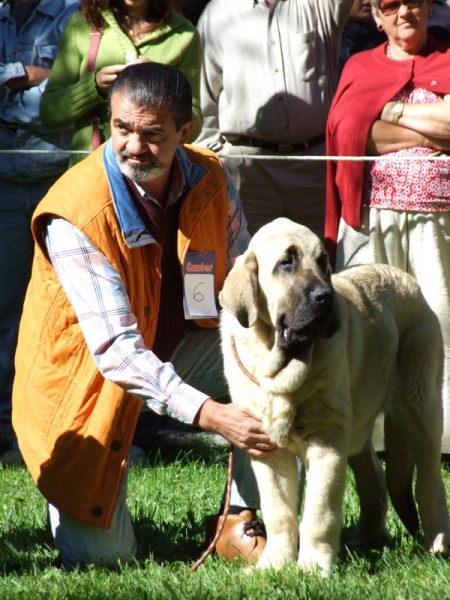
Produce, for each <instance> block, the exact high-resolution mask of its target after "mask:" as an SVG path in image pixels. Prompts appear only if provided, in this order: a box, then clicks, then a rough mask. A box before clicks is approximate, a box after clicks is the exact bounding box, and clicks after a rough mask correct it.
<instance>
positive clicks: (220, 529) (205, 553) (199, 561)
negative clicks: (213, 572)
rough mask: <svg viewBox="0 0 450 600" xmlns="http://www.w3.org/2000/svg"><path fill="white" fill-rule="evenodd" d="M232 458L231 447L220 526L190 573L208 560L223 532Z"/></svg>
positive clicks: (229, 490)
mask: <svg viewBox="0 0 450 600" xmlns="http://www.w3.org/2000/svg"><path fill="white" fill-rule="evenodd" d="M233 457H234V447H233V446H231V450H230V454H229V455H228V478H227V491H226V494H225V506H224V509H223V513H222V515H221V516H220V517H219V521H220V525H219V528H218V529H217V531H216V535H215V536H214V538H213V540H212V542H211V543H210V545H209V546H208V548H207V549H206V550H205V552H204V553H203V554H202V555H201V556H200V558H199V559H198V561H197V562H196V563H195V564H193V565H192V567H191V568H190V569H189V570H190V571H191V573H193V572H194V571H196V570H197V569H198V568H199V566H200V565H202V564H203V563H204V562H205V560H206V559H207V558H208V556H209V555H210V554H211V553H212V551H213V550H214V548H215V547H216V544H217V540H218V539H219V537H220V535H221V533H222V531H223V528H224V526H225V521H226V520H227V517H228V511H229V510H230V498H231V482H232V480H233Z"/></svg>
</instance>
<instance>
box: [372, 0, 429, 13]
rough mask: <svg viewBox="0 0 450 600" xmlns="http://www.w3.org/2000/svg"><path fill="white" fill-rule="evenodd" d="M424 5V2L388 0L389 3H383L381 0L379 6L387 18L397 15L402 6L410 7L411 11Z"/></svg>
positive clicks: (420, 0)
mask: <svg viewBox="0 0 450 600" xmlns="http://www.w3.org/2000/svg"><path fill="white" fill-rule="evenodd" d="M423 3H424V0H387V2H383V0H381V2H380V4H379V8H380V10H381V12H382V13H383V15H384V16H385V17H388V16H389V15H395V14H396V13H398V9H399V8H400V6H401V5H402V4H404V5H405V6H407V7H408V9H409V10H411V9H412V8H417V7H418V6H421V5H422V4H423Z"/></svg>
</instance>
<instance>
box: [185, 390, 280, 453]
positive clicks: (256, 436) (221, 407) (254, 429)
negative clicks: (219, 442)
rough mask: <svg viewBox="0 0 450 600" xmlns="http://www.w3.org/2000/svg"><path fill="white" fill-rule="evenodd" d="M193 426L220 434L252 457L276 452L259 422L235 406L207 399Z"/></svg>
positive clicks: (276, 448)
mask: <svg viewBox="0 0 450 600" xmlns="http://www.w3.org/2000/svg"><path fill="white" fill-rule="evenodd" d="M195 424H196V425H198V426H199V427H201V428H202V429H205V430H206V431H214V432H216V433H220V435H222V436H223V437H224V438H225V439H227V440H228V441H229V442H230V443H231V444H233V445H234V446H237V447H238V448H240V449H241V450H246V451H247V452H248V453H249V454H252V455H253V456H269V455H270V454H273V453H274V452H276V451H277V450H278V447H277V446H276V444H273V443H272V442H271V441H270V438H269V436H268V435H266V434H265V433H264V431H263V429H262V423H261V421H258V420H257V419H255V418H253V417H252V416H251V415H249V414H248V413H246V412H245V411H244V410H243V409H242V408H241V407H240V406H238V405H237V404H220V403H219V402H215V401H214V400H211V398H208V400H206V402H205V403H204V404H203V406H202V407H201V409H200V410H199V413H198V415H197V419H196V422H195Z"/></svg>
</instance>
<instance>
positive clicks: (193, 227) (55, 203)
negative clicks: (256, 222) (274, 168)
mask: <svg viewBox="0 0 450 600" xmlns="http://www.w3.org/2000/svg"><path fill="white" fill-rule="evenodd" d="M102 149H103V147H100V148H99V149H98V150H97V151H96V152H94V153H93V154H92V155H90V156H89V157H88V158H87V159H86V160H84V161H82V162H81V163H79V164H78V165H76V166H75V167H73V168H72V169H70V170H69V171H68V172H67V173H65V174H64V175H63V176H62V177H61V178H60V179H59V180H58V181H57V182H56V184H55V185H54V186H53V187H52V188H51V189H50V191H49V193H48V194H47V196H46V197H45V198H44V199H43V200H42V202H41V203H40V204H39V206H38V208H37V210H36V212H35V214H34V216H33V225H32V227H33V235H34V238H35V242H36V244H35V257H34V262H33V270H32V277H31V281H30V285H29V288H28V291H27V296H26V300H25V304H24V310H23V316H22V321H21V325H20V331H19V341H18V347H17V354H16V378H15V383H14V390H13V425H14V428H15V430H16V432H17V437H18V439H19V446H20V449H21V451H22V454H23V457H24V459H25V462H26V464H27V466H28V468H29V470H30V472H31V475H32V477H33V479H34V481H35V482H36V484H37V486H38V488H39V490H40V491H41V493H42V494H43V495H44V496H45V498H46V499H47V500H48V501H49V502H51V503H52V504H54V505H55V506H56V507H57V508H58V509H59V510H61V511H62V512H63V513H65V514H67V515H69V516H71V517H73V518H75V519H78V520H79V521H81V522H83V523H86V524H88V525H93V526H96V527H101V528H109V527H110V526H111V520H112V516H113V513H114V509H115V506H116V503H117V498H118V494H119V490H120V486H121V483H122V477H123V474H124V470H125V467H126V463H127V459H128V453H129V450H130V446H131V442H132V438H133V433H134V429H135V426H136V421H137V418H138V415H139V411H140V408H141V401H140V400H139V399H137V398H135V397H133V396H131V395H129V394H127V393H126V392H125V391H124V390H123V389H122V388H120V387H119V386H117V385H116V384H114V383H112V382H110V381H107V380H106V379H104V378H103V377H102V375H101V374H100V372H99V371H98V369H97V366H96V364H95V362H94V359H93V357H92V355H91V354H90V352H89V350H88V348H87V345H86V342H85V340H84V336H83V334H82V331H81V328H80V325H79V323H78V319H77V317H76V314H75V312H74V310H73V308H72V305H71V304H70V302H69V300H68V299H67V297H66V295H65V293H64V291H63V289H62V287H61V284H60V282H59V279H58V277H57V275H56V273H55V271H54V269H53V267H52V265H51V263H50V261H49V260H48V256H47V253H46V249H45V245H44V242H43V231H44V229H45V225H46V217H47V216H48V215H50V214H53V215H58V216H60V217H62V218H64V219H66V220H68V221H70V222H72V223H73V224H74V225H75V226H76V227H78V228H79V229H80V230H81V231H83V232H84V233H85V234H86V235H87V236H88V237H89V238H90V239H91V241H92V242H93V243H94V244H95V246H96V247H97V248H98V249H99V250H100V251H101V252H103V254H104V255H105V256H106V257H107V258H108V260H109V261H110V262H111V264H112V265H113V266H114V267H115V268H116V269H117V270H118V272H119V273H120V275H121V277H122V279H123V281H124V282H125V285H126V289H127V292H128V295H129V298H130V302H131V307H132V310H133V313H134V314H135V316H136V317H137V320H138V323H139V329H140V331H141V333H142V335H143V337H144V341H145V344H146V346H147V347H148V348H152V343H153V339H154V335H155V330H156V324H157V318H158V310H159V293H160V285H161V280H160V272H159V263H160V257H161V248H160V247H159V245H158V244H156V243H150V244H147V245H144V246H140V247H136V248H130V247H129V246H128V245H127V244H126V243H125V241H124V239H123V235H122V231H121V229H120V227H119V223H118V220H117V217H116V212H115V209H114V205H113V201H112V197H111V190H110V188H109V184H108V181H107V177H106V173H105V169H104V166H103V162H102ZM184 150H185V151H186V153H187V155H188V157H189V159H190V160H191V162H194V163H199V164H202V165H204V166H206V167H207V168H208V173H207V174H206V176H204V177H203V179H201V180H200V181H199V182H198V183H197V185H196V186H195V187H194V188H193V189H192V190H191V191H190V193H189V194H188V196H187V197H186V199H185V201H184V203H183V206H182V209H181V213H180V218H179V230H178V256H179V261H180V268H181V269H182V265H183V262H184V257H185V255H186V252H188V251H198V252H203V251H205V250H210V251H214V252H216V289H215V291H216V294H218V293H219V291H220V290H221V288H222V286H223V282H224V280H225V276H226V257H227V239H226V230H227V222H228V211H229V199H228V193H227V187H226V181H225V176H224V174H223V169H222V165H221V162H220V160H219V159H218V158H217V157H216V156H215V155H214V154H213V153H212V152H209V151H206V150H201V149H199V148H196V149H194V148H192V147H189V146H185V147H184ZM199 325H201V326H203V327H216V326H217V322H216V321H213V320H202V321H199Z"/></svg>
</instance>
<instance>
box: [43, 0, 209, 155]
mask: <svg viewBox="0 0 450 600" xmlns="http://www.w3.org/2000/svg"><path fill="white" fill-rule="evenodd" d="M94 29H97V30H100V31H101V32H102V35H101V40H100V45H99V47H98V53H97V55H96V60H95V67H94V69H93V70H92V71H91V72H89V73H88V56H89V52H90V40H91V32H92V31H93V30H94ZM148 60H151V61H154V62H160V63H164V64H168V65H172V66H174V67H176V68H177V69H179V70H180V71H181V72H183V73H184V74H185V75H186V77H187V78H188V81H189V83H190V84H191V87H192V90H193V97H194V100H193V111H194V117H195V127H194V129H193V132H192V134H191V138H190V139H191V140H192V139H195V138H196V137H197V135H198V133H199V132H200V129H201V126H202V117H201V111H200V99H199V96H200V69H201V65H202V47H201V42H200V37H199V35H198V32H197V30H196V28H195V27H194V26H193V25H192V24H191V23H190V22H189V21H188V20H187V19H185V18H184V17H182V16H181V15H179V14H178V13H176V12H175V11H174V9H173V2H172V0H127V2H122V1H121V0H94V1H93V0H82V2H81V11H80V12H77V13H76V14H74V15H73V17H72V18H71V19H70V21H69V23H68V25H67V28H66V30H65V32H64V35H63V37H62V39H61V44H60V48H59V51H58V54H57V56H56V59H55V64H54V67H53V69H52V74H51V77H50V81H49V84H48V86H47V89H46V92H45V94H44V96H43V98H42V103H41V119H42V122H43V123H44V124H45V125H46V126H47V127H65V126H67V125H70V124H74V125H75V131H74V135H73V140H72V150H92V121H93V119H94V120H96V121H98V125H99V128H100V134H101V142H103V141H105V140H107V139H108V138H109V137H110V125H109V119H108V115H107V95H108V90H109V87H110V86H111V84H112V83H113V81H114V80H115V79H116V77H117V75H118V73H120V72H121V71H122V70H123V69H124V68H125V67H126V66H127V64H130V63H133V62H136V61H139V62H140V61H148ZM93 109H94V113H93V112H92V111H93ZM83 158H85V156H84V155H74V156H73V157H72V158H71V161H70V166H72V165H73V164H75V163H77V162H79V161H81V160H83Z"/></svg>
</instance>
